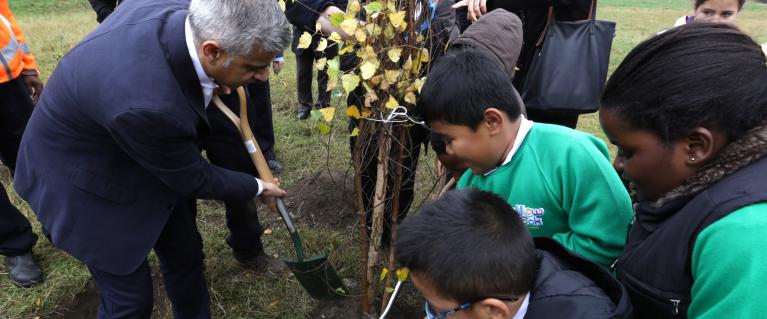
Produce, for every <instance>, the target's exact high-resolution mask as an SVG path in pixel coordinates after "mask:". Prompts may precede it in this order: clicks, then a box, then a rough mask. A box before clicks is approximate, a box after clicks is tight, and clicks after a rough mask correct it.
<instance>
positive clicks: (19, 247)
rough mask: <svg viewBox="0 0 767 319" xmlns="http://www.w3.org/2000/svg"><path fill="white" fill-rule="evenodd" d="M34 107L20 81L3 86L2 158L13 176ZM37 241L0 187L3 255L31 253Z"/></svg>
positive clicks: (0, 111) (0, 115) (0, 109)
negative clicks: (23, 135) (22, 136)
mask: <svg viewBox="0 0 767 319" xmlns="http://www.w3.org/2000/svg"><path fill="white" fill-rule="evenodd" d="M33 107H34V105H33V104H32V100H31V99H30V97H29V91H28V90H27V87H26V84H25V83H24V81H23V80H22V79H21V78H18V79H15V80H13V81H10V82H6V83H2V84H0V159H2V161H3V163H4V164H5V166H7V167H8V168H9V169H10V170H11V175H13V170H14V169H15V168H16V155H18V153H19V144H20V143H21V135H22V133H24V129H25V128H26V126H27V121H29V116H30V115H32V108H33ZM36 242H37V236H36V235H35V234H34V233H33V232H32V226H31V225H30V224H29V221H28V220H27V218H26V217H24V215H22V214H21V212H19V210H18V209H17V208H16V207H14V206H13V205H12V204H11V201H10V200H9V198H8V194H7V193H6V191H5V188H4V187H2V185H0V255H6V256H17V255H22V254H25V253H28V252H30V251H32V247H33V246H34V245H35V243H36Z"/></svg>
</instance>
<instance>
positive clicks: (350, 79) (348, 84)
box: [341, 74, 360, 94]
mask: <svg viewBox="0 0 767 319" xmlns="http://www.w3.org/2000/svg"><path fill="white" fill-rule="evenodd" d="M341 85H343V87H344V91H346V93H347V94H348V93H351V92H352V91H354V89H356V88H357V87H358V86H360V77H359V76H357V75H356V74H344V75H343V76H341Z"/></svg>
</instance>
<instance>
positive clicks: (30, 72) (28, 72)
mask: <svg viewBox="0 0 767 319" xmlns="http://www.w3.org/2000/svg"><path fill="white" fill-rule="evenodd" d="M21 75H23V76H39V75H40V72H38V71H37V70H23V71H21Z"/></svg>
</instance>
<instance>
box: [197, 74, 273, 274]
mask: <svg viewBox="0 0 767 319" xmlns="http://www.w3.org/2000/svg"><path fill="white" fill-rule="evenodd" d="M280 67H281V66H278V64H277V63H276V62H275V63H273V68H274V72H275V73H279V70H280ZM246 94H247V96H248V110H249V112H248V121H249V123H250V126H251V128H252V130H254V131H255V130H260V131H262V132H261V133H262V134H263V133H264V131H265V132H267V133H268V132H271V129H272V127H271V124H272V121H271V115H272V114H271V107H267V108H265V109H264V108H263V106H269V105H270V103H269V101H270V99H269V81H256V82H254V83H252V84H250V85H248V86H247V90H246ZM219 97H220V98H221V101H222V102H223V103H224V105H225V106H226V107H228V108H229V109H230V110H231V111H232V112H233V113H234V114H237V115H238V116H240V115H241V114H239V113H240V104H239V97H238V96H237V94H236V93H233V94H229V95H220V96H219ZM207 114H208V120H209V121H210V127H211V128H210V133H209V134H206V135H205V136H203V137H202V138H201V140H200V147H201V148H202V149H203V150H205V154H206V155H207V157H208V160H209V161H210V162H211V163H213V164H214V165H218V166H221V167H223V168H226V169H231V170H233V171H238V172H243V173H246V174H250V175H253V176H258V172H257V171H256V168H255V166H254V165H253V162H252V160H251V158H250V155H249V154H248V152H247V151H246V149H245V146H244V145H243V144H242V137H241V136H240V133H239V131H238V130H237V127H236V126H235V125H234V124H233V123H232V121H231V120H230V119H229V118H228V117H226V115H225V114H224V113H223V112H222V111H221V110H219V108H218V107H216V106H215V105H212V104H211V105H209V106H208V109H207ZM265 116H268V118H265ZM272 136H273V134H272ZM262 141H263V140H258V139H257V141H256V142H257V143H258V145H259V148H260V149H261V152H262V153H264V154H265V156H266V155H267V154H269V153H270V152H271V153H272V155H273V154H274V153H273V150H272V149H273V144H266V145H265V144H264V143H263V142H262ZM224 206H225V207H226V226H227V228H228V229H229V235H228V236H227V238H226V243H227V244H228V245H229V247H231V248H232V252H233V254H234V258H235V260H237V261H238V262H239V263H241V264H243V265H245V266H247V267H251V268H254V269H255V270H257V271H259V272H272V273H276V272H279V271H281V270H282V269H284V267H285V265H284V263H282V262H281V261H279V260H277V259H275V258H274V257H272V256H270V255H268V254H266V253H265V252H264V246H263V243H262V241H261V235H262V234H263V232H264V228H263V226H262V225H261V223H260V222H259V220H258V208H257V206H256V203H255V202H254V201H253V200H246V201H235V200H227V201H224Z"/></svg>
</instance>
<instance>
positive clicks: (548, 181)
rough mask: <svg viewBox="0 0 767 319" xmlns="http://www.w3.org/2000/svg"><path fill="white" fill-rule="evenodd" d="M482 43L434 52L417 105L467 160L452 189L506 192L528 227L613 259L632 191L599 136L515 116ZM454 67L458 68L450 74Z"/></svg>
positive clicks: (508, 86) (516, 108)
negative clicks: (437, 57)
mask: <svg viewBox="0 0 767 319" xmlns="http://www.w3.org/2000/svg"><path fill="white" fill-rule="evenodd" d="M493 59H494V57H493V56H491V55H489V54H487V53H486V52H485V51H482V50H479V49H470V50H464V51H457V52H451V53H448V54H447V55H445V56H443V57H442V58H440V60H439V61H438V62H437V63H436V64H435V66H434V67H433V68H432V70H431V71H430V73H429V77H428V79H427V81H426V83H425V84H424V86H423V90H422V92H421V99H420V101H419V108H420V109H421V112H422V114H423V116H424V117H425V119H426V121H428V122H429V124H430V125H431V127H432V130H433V131H434V132H436V133H438V134H440V135H442V136H443V139H444V141H445V144H446V150H447V152H448V154H453V155H455V156H457V157H459V158H461V159H463V160H464V161H465V162H466V164H467V165H468V166H469V168H470V170H468V171H467V172H466V173H465V174H464V175H463V177H462V178H461V180H460V181H459V182H458V188H467V187H473V188H478V189H481V190H485V191H490V192H493V193H496V194H498V195H500V196H501V197H502V198H504V199H506V200H507V201H508V203H509V204H510V205H511V206H512V207H513V208H514V209H515V210H516V211H517V212H518V213H519V215H520V216H521V217H522V219H523V220H524V222H525V223H526V224H527V226H528V228H529V229H530V232H531V233H532V235H533V236H545V237H551V238H553V239H555V240H556V241H558V242H560V243H562V244H563V245H564V246H565V247H567V248H568V249H570V250H572V251H573V252H575V253H577V254H580V255H582V256H584V257H586V258H588V259H590V260H591V261H594V262H596V263H598V264H600V265H602V266H606V267H609V266H610V265H611V264H612V263H613V262H614V261H615V260H616V258H617V257H618V256H619V255H620V253H621V251H622V250H623V246H624V244H625V240H626V234H627V232H628V226H629V223H630V221H631V218H632V209H631V200H630V198H629V195H628V193H627V192H626V190H625V188H624V187H623V184H622V183H621V181H620V178H619V177H618V175H617V174H616V173H615V170H614V169H613V168H612V166H611V164H610V161H609V153H608V150H607V146H606V145H605V143H604V142H602V141H601V140H599V139H598V138H596V137H594V136H592V135H589V134H586V133H583V132H578V131H575V130H572V129H569V128H566V127H563V126H558V125H549V124H542V123H533V122H532V121H529V120H527V119H526V118H525V117H524V116H522V115H520V109H521V107H522V105H519V104H520V102H518V100H517V99H515V98H514V95H513V92H514V90H515V89H514V87H513V86H512V83H511V80H510V79H509V77H508V75H506V74H505V73H503V71H502V70H500V69H499V68H498V67H497V62H496V61H494V60H493ZM456 75H459V76H456Z"/></svg>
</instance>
